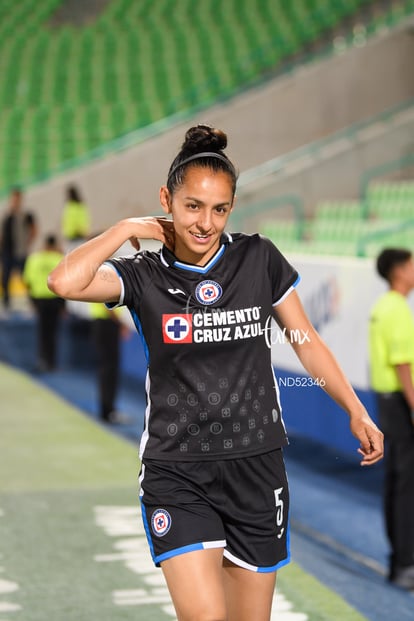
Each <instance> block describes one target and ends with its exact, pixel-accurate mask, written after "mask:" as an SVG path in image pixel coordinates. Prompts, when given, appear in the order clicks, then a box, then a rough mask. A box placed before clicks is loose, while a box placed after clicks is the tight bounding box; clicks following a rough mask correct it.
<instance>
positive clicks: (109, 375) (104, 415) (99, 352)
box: [90, 303, 130, 424]
mask: <svg viewBox="0 0 414 621" xmlns="http://www.w3.org/2000/svg"><path fill="white" fill-rule="evenodd" d="M90 314H91V317H92V339H93V342H94V346H95V351H96V356H97V361H96V364H97V378H98V393H99V416H100V418H101V420H102V421H103V422H105V423H121V424H123V423H128V422H130V421H129V419H128V418H127V417H125V416H124V415H122V414H121V413H119V412H117V410H116V408H115V401H116V395H117V392H118V385H119V369H120V353H121V352H120V349H121V348H120V343H121V338H122V337H126V336H127V335H128V334H129V331H128V328H127V327H126V326H125V325H124V324H123V323H122V321H121V318H120V315H121V312H120V310H119V311H118V312H116V311H110V310H108V309H107V307H106V306H105V305H104V304H101V303H93V304H90Z"/></svg>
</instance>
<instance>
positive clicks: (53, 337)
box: [23, 235, 65, 372]
mask: <svg viewBox="0 0 414 621" xmlns="http://www.w3.org/2000/svg"><path fill="white" fill-rule="evenodd" d="M62 257H63V253H62V251H61V250H60V248H59V246H58V243H57V239H56V236H55V235H47V236H46V238H45V240H44V245H43V248H42V249H41V250H39V251H37V252H33V253H32V254H30V255H29V256H28V258H27V260H26V263H25V266H24V271H23V282H24V284H25V285H26V287H27V289H28V293H29V297H30V300H31V302H32V304H33V307H34V310H35V313H36V317H37V363H36V367H35V370H36V371H38V372H45V371H53V370H54V369H55V368H56V353H57V339H58V331H59V319H60V317H61V315H62V313H63V310H64V307H65V301H64V300H63V299H62V298H60V297H58V296H56V295H55V294H54V293H52V291H50V289H49V288H48V286H47V277H48V274H49V273H50V270H53V269H54V268H55V267H56V265H58V263H59V262H60V261H61V260H62Z"/></svg>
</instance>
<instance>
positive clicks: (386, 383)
mask: <svg viewBox="0 0 414 621" xmlns="http://www.w3.org/2000/svg"><path fill="white" fill-rule="evenodd" d="M369 360H370V368H371V386H372V388H373V389H374V390H375V391H377V392H395V391H397V390H401V389H402V386H401V383H400V380H399V378H398V375H397V372H396V370H395V366H396V365H398V364H411V374H412V378H413V382H414V318H413V314H412V312H411V309H410V306H409V304H408V302H407V298H406V297H405V296H403V295H402V294H401V293H398V292H397V291H388V292H387V293H385V294H384V295H382V296H381V297H380V298H379V300H378V301H377V302H376V304H375V305H374V307H373V308H372V311H371V317H370V323H369Z"/></svg>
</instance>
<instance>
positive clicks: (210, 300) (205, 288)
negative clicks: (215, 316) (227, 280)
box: [195, 280, 223, 305]
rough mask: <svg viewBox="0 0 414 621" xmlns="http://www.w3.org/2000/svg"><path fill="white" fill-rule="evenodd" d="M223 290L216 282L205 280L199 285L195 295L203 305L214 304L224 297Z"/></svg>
mask: <svg viewBox="0 0 414 621" xmlns="http://www.w3.org/2000/svg"><path fill="white" fill-rule="evenodd" d="M222 293H223V289H222V288H221V287H220V285H219V284H218V283H217V282H214V280H203V282H200V284H199V285H197V289H196V291H195V295H196V298H197V300H198V301H199V302H200V303H201V304H207V305H209V304H214V302H217V300H219V299H220V298H221V296H222Z"/></svg>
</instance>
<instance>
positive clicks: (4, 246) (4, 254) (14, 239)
mask: <svg viewBox="0 0 414 621" xmlns="http://www.w3.org/2000/svg"><path fill="white" fill-rule="evenodd" d="M22 202H23V194H22V191H21V190H20V188H13V189H12V191H11V193H10V197H9V210H8V213H7V215H6V216H5V217H4V219H3V222H2V226H1V238H0V247H1V260H2V288H3V304H4V308H5V310H6V311H7V310H9V308H10V278H11V276H12V273H13V271H15V270H16V271H18V272H19V273H20V274H22V272H23V269H24V265H25V261H26V259H27V255H28V254H29V252H30V249H31V246H32V244H33V241H34V239H35V237H36V232H37V228H36V222H35V218H34V215H33V214H32V213H30V212H28V211H25V210H24V209H23V207H22Z"/></svg>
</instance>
